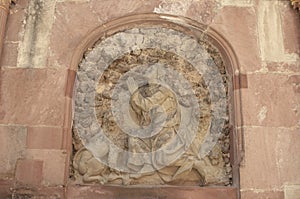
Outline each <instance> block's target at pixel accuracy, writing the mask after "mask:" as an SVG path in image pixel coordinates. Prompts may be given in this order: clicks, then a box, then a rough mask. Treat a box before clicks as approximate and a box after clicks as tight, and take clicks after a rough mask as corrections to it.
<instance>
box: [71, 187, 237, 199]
mask: <svg viewBox="0 0 300 199" xmlns="http://www.w3.org/2000/svg"><path fill="white" fill-rule="evenodd" d="M67 198H70V199H71V198H72V199H81V198H101V199H111V198H122V199H149V198H159V199H160V198H164V199H182V198H189V199H197V198H206V199H216V198H222V199H237V195H236V193H235V188H220V189H219V191H218V192H216V190H215V189H214V188H207V189H195V188H192V187H189V188H184V187H180V188H172V187H168V188H165V189H164V190H162V189H160V188H151V187H149V188H145V187H144V188H134V187H133V188H126V187H122V188H120V189H118V190H115V189H114V187H109V186H107V187H95V186H91V187H88V186H71V187H69V188H68V189H67Z"/></svg>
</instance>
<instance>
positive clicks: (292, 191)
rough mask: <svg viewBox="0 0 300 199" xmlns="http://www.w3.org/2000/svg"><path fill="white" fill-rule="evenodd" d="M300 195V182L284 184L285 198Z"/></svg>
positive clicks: (294, 197) (292, 198)
mask: <svg viewBox="0 0 300 199" xmlns="http://www.w3.org/2000/svg"><path fill="white" fill-rule="evenodd" d="M299 196H300V184H298V185H286V186H284V199H297V198H299Z"/></svg>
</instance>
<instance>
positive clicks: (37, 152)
mask: <svg viewBox="0 0 300 199" xmlns="http://www.w3.org/2000/svg"><path fill="white" fill-rule="evenodd" d="M25 157H26V158H32V159H39V160H42V161H43V162H44V164H43V174H42V176H43V178H42V184H43V185H46V186H56V185H63V184H64V180H65V177H66V176H68V174H66V173H65V172H67V171H66V168H67V167H68V165H69V162H68V160H67V155H66V152H65V151H63V150H46V149H43V150H41V149H28V150H27V153H26V155H25Z"/></svg>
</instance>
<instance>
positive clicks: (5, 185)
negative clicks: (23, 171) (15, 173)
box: [0, 180, 13, 199]
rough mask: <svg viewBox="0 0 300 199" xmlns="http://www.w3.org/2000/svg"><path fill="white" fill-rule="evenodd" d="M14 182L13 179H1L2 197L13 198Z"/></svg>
mask: <svg viewBox="0 0 300 199" xmlns="http://www.w3.org/2000/svg"><path fill="white" fill-rule="evenodd" d="M12 187H13V182H12V181H11V180H0V198H1V199H11V198H12V196H11V194H12Z"/></svg>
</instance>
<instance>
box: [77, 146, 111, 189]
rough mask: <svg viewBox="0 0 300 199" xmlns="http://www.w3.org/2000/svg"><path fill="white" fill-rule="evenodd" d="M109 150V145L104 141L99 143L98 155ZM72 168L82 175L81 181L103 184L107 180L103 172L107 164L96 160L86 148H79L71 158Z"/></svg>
mask: <svg viewBox="0 0 300 199" xmlns="http://www.w3.org/2000/svg"><path fill="white" fill-rule="evenodd" d="M108 152H109V147H108V145H107V144H106V143H104V142H103V143H101V148H100V147H99V150H98V154H97V155H99V157H104V156H105V155H107V154H108ZM73 166H74V169H75V170H76V171H77V172H78V173H79V174H80V175H82V180H83V182H87V183H91V182H98V183H101V184H104V183H106V182H107V179H106V177H105V172H106V171H107V166H106V165H104V164H102V163H101V162H100V161H99V160H97V159H96V158H95V157H94V156H93V154H92V153H91V152H90V151H89V150H88V149H86V148H84V147H83V148H81V149H80V150H78V151H77V152H76V154H75V157H74V160H73Z"/></svg>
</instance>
